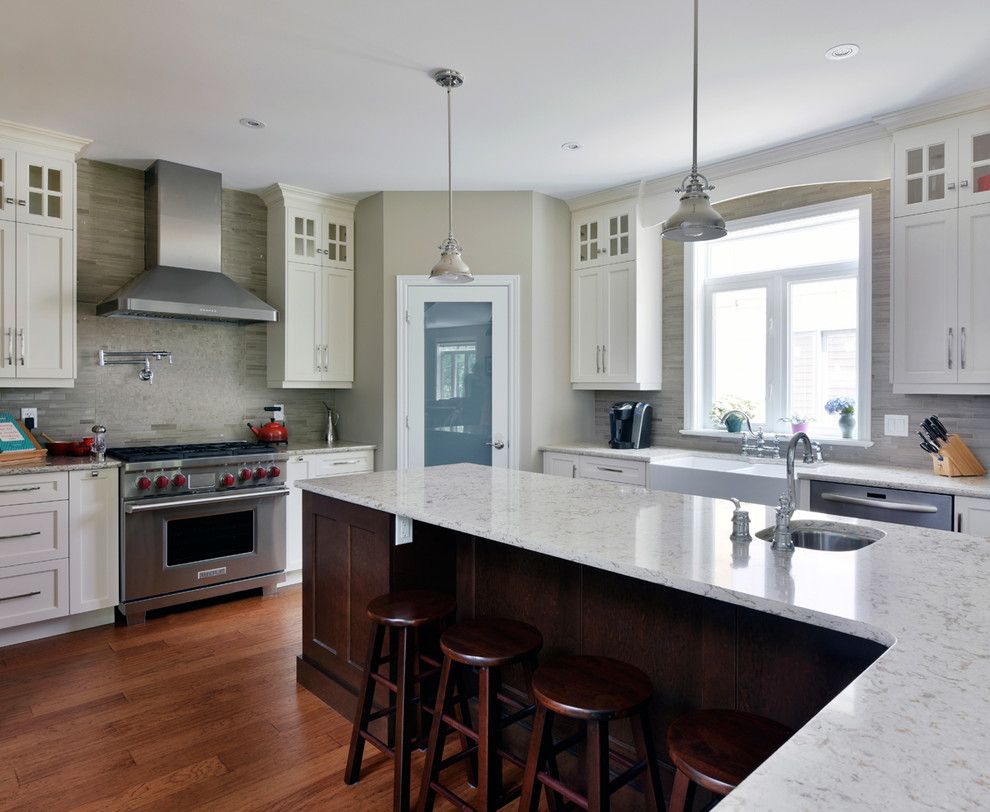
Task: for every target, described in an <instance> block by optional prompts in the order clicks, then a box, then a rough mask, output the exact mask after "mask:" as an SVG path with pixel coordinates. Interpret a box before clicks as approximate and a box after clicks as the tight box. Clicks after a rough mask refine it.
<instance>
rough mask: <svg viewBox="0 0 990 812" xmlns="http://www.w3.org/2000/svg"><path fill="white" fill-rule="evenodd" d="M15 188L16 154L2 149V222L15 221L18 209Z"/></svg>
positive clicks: (0, 214) (0, 155)
mask: <svg viewBox="0 0 990 812" xmlns="http://www.w3.org/2000/svg"><path fill="white" fill-rule="evenodd" d="M14 187H15V183H14V153H13V151H12V150H6V149H0V220H13V219H14V216H15V215H14V209H16V208H17V201H16V200H15V199H14V194H15V190H14Z"/></svg>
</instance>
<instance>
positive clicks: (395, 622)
mask: <svg viewBox="0 0 990 812" xmlns="http://www.w3.org/2000/svg"><path fill="white" fill-rule="evenodd" d="M456 608H457V603H456V602H455V601H454V599H453V598H452V597H451V596H450V595H444V594H443V593H442V592H432V591H430V590H427V589H408V590H405V591H402V592H389V593H388V594H387V595H379V596H378V597H377V598H375V599H374V600H373V601H371V603H369V604H368V617H369V618H371V619H372V620H373V621H375V622H376V623H380V624H382V625H383V626H395V627H416V626H425V625H427V624H428V623H438V622H439V621H441V620H443V619H444V618H446V617H450V616H451V615H453V614H454V610H455V609H456Z"/></svg>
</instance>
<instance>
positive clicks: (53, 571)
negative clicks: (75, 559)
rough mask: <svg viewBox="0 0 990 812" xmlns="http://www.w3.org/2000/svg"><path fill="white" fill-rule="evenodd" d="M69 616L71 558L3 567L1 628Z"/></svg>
mask: <svg viewBox="0 0 990 812" xmlns="http://www.w3.org/2000/svg"><path fill="white" fill-rule="evenodd" d="M67 614H69V562H68V560H67V559H65V558H61V559H59V560H58V561H50V562H47V563H44V564H22V565H21V566H18V567H2V568H0V629H8V628H10V627H11V626H20V625H21V624H23V623H34V622H35V621H38V620H49V619H51V618H53V617H63V616H65V615H67Z"/></svg>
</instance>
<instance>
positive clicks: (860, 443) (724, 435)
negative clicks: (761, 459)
mask: <svg viewBox="0 0 990 812" xmlns="http://www.w3.org/2000/svg"><path fill="white" fill-rule="evenodd" d="M680 433H681V434H683V435H684V436H686V437H712V438H715V439H716V440H737V439H738V440H741V439H742V436H743V434H744V432H739V431H737V432H728V431H725V430H724V429H681V431H680ZM764 436H765V437H767V438H768V439H769V438H770V437H772V436H776V437H777V438H779V439H784V438H787V437H790V435H789V434H783V433H781V434H777V435H772V434H770V433H769V432H768V433H766V434H765V435H764ZM808 436H809V437H811V439H812V440H817V441H818V442H819V443H821V444H822V445H839V446H846V447H848V448H870V447H871V446H872V445H873V441H872V440H856V439H850V440H847V439H846V438H845V437H828V436H824V437H816V436H815V435H814V434H809V435H808Z"/></svg>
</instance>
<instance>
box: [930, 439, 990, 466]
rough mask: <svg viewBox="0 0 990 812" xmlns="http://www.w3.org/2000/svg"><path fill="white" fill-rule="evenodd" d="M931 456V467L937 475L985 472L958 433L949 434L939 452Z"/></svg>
mask: <svg viewBox="0 0 990 812" xmlns="http://www.w3.org/2000/svg"><path fill="white" fill-rule="evenodd" d="M931 456H932V468H933V470H934V471H935V473H936V474H938V475H939V476H983V475H984V474H986V472H987V469H986V468H984V467H983V466H982V465H980V461H979V460H978V459H976V455H975V454H973V452H972V451H970V450H969V446H968V445H966V443H964V442H963V441H962V439H961V438H960V437H959V435H958V434H950V435H949V439H948V440H946V441H944V442H943V443H942V447H941V449H940V452H939V454H938V455H936V454H932V455H931Z"/></svg>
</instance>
